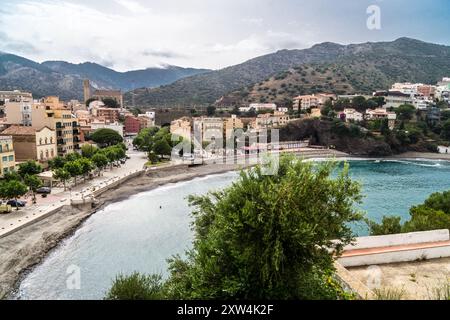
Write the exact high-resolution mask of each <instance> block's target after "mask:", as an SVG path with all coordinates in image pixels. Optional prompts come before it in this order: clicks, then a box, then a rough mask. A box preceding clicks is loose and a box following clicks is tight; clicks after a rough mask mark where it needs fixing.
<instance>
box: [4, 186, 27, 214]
mask: <svg viewBox="0 0 450 320" xmlns="http://www.w3.org/2000/svg"><path fill="white" fill-rule="evenodd" d="M27 192H28V188H27V186H26V185H24V184H23V183H22V182H20V181H17V180H11V181H7V182H3V183H2V184H1V185H0V196H1V198H2V199H6V200H9V199H14V200H15V201H16V202H17V199H18V198H20V197H21V196H23V195H25V194H26V193H27ZM16 210H19V206H16Z"/></svg>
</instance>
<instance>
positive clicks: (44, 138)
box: [0, 125, 58, 163]
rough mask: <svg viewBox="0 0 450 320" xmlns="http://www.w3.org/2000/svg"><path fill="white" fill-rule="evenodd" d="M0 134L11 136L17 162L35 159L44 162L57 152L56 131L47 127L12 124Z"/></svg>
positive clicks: (53, 156)
mask: <svg viewBox="0 0 450 320" xmlns="http://www.w3.org/2000/svg"><path fill="white" fill-rule="evenodd" d="M0 136H7V137H12V139H13V144H14V152H15V156H16V161H18V162H21V161H27V160H35V161H39V162H43V163H44V162H47V161H48V160H51V159H53V158H55V157H56V156H57V154H58V151H57V145H56V131H55V130H52V129H50V128H48V127H43V128H41V129H34V128H32V127H23V126H16V125H14V126H11V127H9V128H7V129H5V130H4V131H3V132H1V133H0Z"/></svg>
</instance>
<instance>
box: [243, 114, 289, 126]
mask: <svg viewBox="0 0 450 320" xmlns="http://www.w3.org/2000/svg"><path fill="white" fill-rule="evenodd" d="M288 122H289V116H288V115H286V114H285V113H284V112H278V111H275V112H274V114H273V115H272V114H270V113H265V114H260V115H258V117H256V119H255V120H253V121H252V123H251V125H250V126H251V128H252V129H253V130H255V131H261V130H267V129H272V128H278V127H282V126H285V125H287V124H288Z"/></svg>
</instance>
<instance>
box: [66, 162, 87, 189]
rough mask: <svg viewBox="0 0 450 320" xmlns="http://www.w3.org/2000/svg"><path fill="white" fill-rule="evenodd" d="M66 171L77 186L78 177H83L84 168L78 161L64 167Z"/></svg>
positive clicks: (68, 163)
mask: <svg viewBox="0 0 450 320" xmlns="http://www.w3.org/2000/svg"><path fill="white" fill-rule="evenodd" d="M64 170H65V171H67V172H68V173H69V174H70V176H71V177H72V178H74V180H75V185H76V184H77V177H78V176H79V175H81V174H82V173H83V172H82V168H81V165H80V163H79V162H78V161H70V162H67V163H66V164H65V165H64Z"/></svg>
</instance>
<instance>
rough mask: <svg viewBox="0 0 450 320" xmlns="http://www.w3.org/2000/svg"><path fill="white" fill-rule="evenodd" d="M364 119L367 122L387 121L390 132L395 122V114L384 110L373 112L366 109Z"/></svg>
mask: <svg viewBox="0 0 450 320" xmlns="http://www.w3.org/2000/svg"><path fill="white" fill-rule="evenodd" d="M365 118H366V119H367V120H369V121H371V120H381V119H388V125H389V129H391V130H392V129H394V127H395V120H397V114H396V113H395V112H388V111H387V110H386V109H384V108H377V109H374V110H372V109H367V110H366V115H365Z"/></svg>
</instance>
